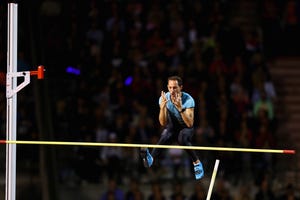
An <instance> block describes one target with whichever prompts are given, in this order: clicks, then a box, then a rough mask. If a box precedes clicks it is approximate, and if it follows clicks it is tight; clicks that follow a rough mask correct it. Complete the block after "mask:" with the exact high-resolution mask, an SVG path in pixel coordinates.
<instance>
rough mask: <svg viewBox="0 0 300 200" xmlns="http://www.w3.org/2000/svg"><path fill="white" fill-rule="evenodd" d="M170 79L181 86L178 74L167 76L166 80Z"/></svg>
mask: <svg viewBox="0 0 300 200" xmlns="http://www.w3.org/2000/svg"><path fill="white" fill-rule="evenodd" d="M170 80H172V81H177V83H178V85H179V86H182V84H183V83H182V79H181V78H180V77H179V76H170V77H169V78H168V82H169V81H170Z"/></svg>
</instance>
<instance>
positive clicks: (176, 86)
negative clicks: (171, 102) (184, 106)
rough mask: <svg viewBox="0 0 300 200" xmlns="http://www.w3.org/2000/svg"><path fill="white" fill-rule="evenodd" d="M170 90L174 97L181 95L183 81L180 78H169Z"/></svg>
mask: <svg viewBox="0 0 300 200" xmlns="http://www.w3.org/2000/svg"><path fill="white" fill-rule="evenodd" d="M168 90H169V92H170V93H171V95H172V96H174V95H177V94H179V93H180V92H181V90H182V79H181V78H180V77H179V76H171V77H169V78H168Z"/></svg>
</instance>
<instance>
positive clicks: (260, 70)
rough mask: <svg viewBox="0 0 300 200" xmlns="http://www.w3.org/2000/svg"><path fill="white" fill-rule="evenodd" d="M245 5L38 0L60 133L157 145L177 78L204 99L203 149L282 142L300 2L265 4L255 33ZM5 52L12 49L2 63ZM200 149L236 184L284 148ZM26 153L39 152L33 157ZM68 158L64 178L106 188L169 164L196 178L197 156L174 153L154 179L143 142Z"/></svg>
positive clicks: (32, 127) (25, 119) (25, 115)
mask: <svg viewBox="0 0 300 200" xmlns="http://www.w3.org/2000/svg"><path fill="white" fill-rule="evenodd" d="M238 2H239V1H227V0H199V1H194V0H184V1H183V0H174V1H158V0H153V1H140V0H129V1H117V0H106V1H96V0H89V1H85V2H84V3H82V2H79V1H72V0H69V1H67V0H66V1H56V0H44V1H40V2H39V3H37V5H36V7H37V8H38V11H37V14H38V16H39V19H38V20H37V21H36V22H35V23H34V25H35V26H37V27H38V29H39V31H40V34H39V36H38V38H35V39H36V41H38V44H39V46H40V48H42V50H40V51H39V52H37V54H38V55H42V56H41V57H43V65H45V66H46V70H47V71H46V75H45V76H46V81H48V86H49V89H48V91H49V98H50V101H49V102H50V107H51V110H52V113H51V115H52V120H53V130H54V131H53V132H54V133H55V140H58V141H61V140H64V141H85V142H117V143H139V144H155V143H156V141H157V139H158V137H159V135H160V132H161V130H162V128H161V127H160V126H159V123H158V119H157V117H158V111H159V107H158V98H159V96H160V92H161V91H162V90H164V91H166V90H167V88H166V81H167V77H168V76H170V75H179V76H181V77H182V78H183V85H184V86H183V87H184V91H186V92H188V93H190V94H191V95H192V96H193V97H194V99H195V102H196V108H195V110H196V112H195V124H194V125H195V135H194V140H193V144H194V145H197V146H221V147H242V148H276V145H277V142H278V141H277V139H276V130H277V124H278V122H277V118H276V106H277V105H276V101H277V98H278V97H277V95H276V88H275V87H274V84H273V81H272V77H271V74H270V71H269V64H268V63H269V61H270V60H271V59H272V58H273V57H274V56H278V55H279V54H280V51H279V50H276V48H274V46H275V47H276V45H278V46H279V47H283V46H282V44H284V42H282V43H281V44H279V43H277V44H275V43H274V41H278V38H280V37H281V36H282V35H286V37H287V38H289V39H293V38H295V37H294V36H288V34H295V33H297V32H299V30H298V29H299V27H298V26H299V22H298V20H299V16H298V15H297V14H296V13H297V12H296V10H297V9H298V7H299V3H298V1H295V0H289V1H286V2H285V3H282V2H281V1H275V0H264V1H261V2H260V3H259V5H260V8H261V11H260V12H261V13H260V14H261V18H260V19H261V23H260V24H259V25H258V26H255V27H253V28H250V29H249V28H248V29H247V28H246V29H243V27H242V24H240V23H239V21H237V20H232V19H231V18H230V16H232V12H235V11H234V10H232V9H233V8H234V4H236V3H238ZM1 9H4V8H3V7H2V6H1ZM4 13H5V12H4ZM282 24H284V25H282ZM0 26H2V27H3V26H4V25H3V24H0ZM27 28H28V27H27ZM23 29H24V28H23ZM2 43H3V41H1V43H0V44H2ZM278 46H277V47H278ZM295 46H296V45H295ZM1 50H3V49H1ZM26 54H27V55H28V52H26V49H24V48H21V49H20V53H19V63H20V66H18V67H21V66H22V69H25V70H26V69H30V67H29V66H30V64H31V62H30V59H29V58H28V56H27V58H26ZM5 55H6V54H5V51H4V52H1V53H0V61H1V63H5ZM21 64H22V65H21ZM4 68H5V66H3V64H1V70H3V69H4ZM1 81H2V82H5V81H3V80H2V79H1ZM1 87H3V88H4V84H2V86H1ZM18 95H19V100H18V101H19V102H20V103H19V107H18V120H19V121H18V134H19V136H18V137H19V138H21V139H29V140H31V139H38V137H39V136H38V134H37V132H38V131H37V125H36V123H35V121H37V120H36V119H35V117H36V116H35V113H34V112H32V107H34V101H35V100H34V96H33V94H32V91H30V90H28V89H27V90H25V91H24V92H22V93H20V94H18ZM2 101H5V93H3V92H1V102H2ZM4 105H5V104H4V103H1V110H0V111H1V134H2V133H4V130H5V126H4V125H5V123H2V122H5V117H6V116H5V114H3V113H5V106H4ZM279 124H280V122H279ZM3 136H4V134H3V135H2V137H3ZM198 153H199V156H200V159H201V160H202V161H203V163H204V165H205V164H207V165H208V163H213V162H214V159H216V158H219V159H220V160H221V161H222V166H221V171H222V172H223V174H224V178H225V179H230V180H235V179H238V178H240V177H241V176H249V177H256V176H259V175H262V174H266V173H269V172H272V170H273V169H274V165H276V159H274V158H273V156H272V155H265V154H248V153H223V152H205V151H199V152H198ZM21 154H22V153H21ZM23 155H27V157H26V156H25V158H26V159H31V156H28V155H32V154H31V153H30V152H29V153H28V154H26V153H23ZM57 157H58V158H57V159H58V160H60V162H59V163H60V166H59V173H60V174H59V176H60V179H61V181H64V180H67V179H68V178H69V177H70V176H71V175H70V174H72V173H75V174H76V176H78V177H79V179H80V180H81V181H82V180H84V181H88V182H94V183H98V182H99V181H100V179H101V177H103V176H108V177H109V178H114V179H115V180H117V181H119V183H122V177H123V176H128V177H137V176H141V175H145V176H151V178H153V177H154V178H153V179H159V178H160V177H163V176H164V174H167V175H168V173H164V172H163V173H159V169H169V171H170V172H171V175H170V177H179V178H182V177H183V176H186V177H190V166H189V165H190V163H189V160H188V158H186V155H185V153H184V152H183V151H182V150H174V149H170V150H166V154H164V155H162V159H161V160H160V161H159V163H158V164H157V165H159V166H158V167H157V168H155V167H154V169H153V170H157V173H153V174H150V175H149V174H148V173H149V172H148V171H146V170H145V169H144V168H143V167H142V165H141V162H140V158H139V154H138V149H133V148H116V147H114V148H111V147H98V148H93V147H74V148H71V150H64V151H62V152H61V153H59V154H58V155H57ZM23 158H24V157H23ZM20 159H22V157H20ZM133 169H134V170H133ZM154 174H159V175H157V176H155V175H154ZM260 178H261V176H260ZM261 182H263V181H261ZM246 190H247V189H245V191H244V193H246ZM108 198H109V197H107V198H106V199H108ZM153 198H154V197H153ZM174 198H176V199H177V197H175V196H174ZM161 199H164V198H163V197H161ZM192 199H199V198H197V197H194V198H192ZM258 199H260V198H258Z"/></svg>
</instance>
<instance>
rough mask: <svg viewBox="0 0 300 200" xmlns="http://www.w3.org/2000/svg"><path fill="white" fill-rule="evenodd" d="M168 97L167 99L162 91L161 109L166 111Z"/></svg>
mask: <svg viewBox="0 0 300 200" xmlns="http://www.w3.org/2000/svg"><path fill="white" fill-rule="evenodd" d="M167 102H168V100H167V97H166V93H165V92H164V91H161V102H160V105H159V107H160V109H164V108H165V107H166V105H167Z"/></svg>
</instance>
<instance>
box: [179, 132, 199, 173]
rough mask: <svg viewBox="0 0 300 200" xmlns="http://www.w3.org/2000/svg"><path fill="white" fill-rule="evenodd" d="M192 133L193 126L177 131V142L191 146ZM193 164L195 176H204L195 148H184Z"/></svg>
mask: <svg viewBox="0 0 300 200" xmlns="http://www.w3.org/2000/svg"><path fill="white" fill-rule="evenodd" d="M193 133H194V129H193V128H184V129H182V130H181V131H180V132H179V135H178V143H179V144H180V145H183V146H192V143H191V139H192V136H193ZM185 151H186V152H187V153H188V155H189V156H190V157H191V159H192V161H193V164H194V171H195V178H196V179H201V178H202V177H203V176H204V170H203V166H202V163H201V162H200V160H199V158H198V156H197V154H196V152H195V150H192V149H186V150H185Z"/></svg>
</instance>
